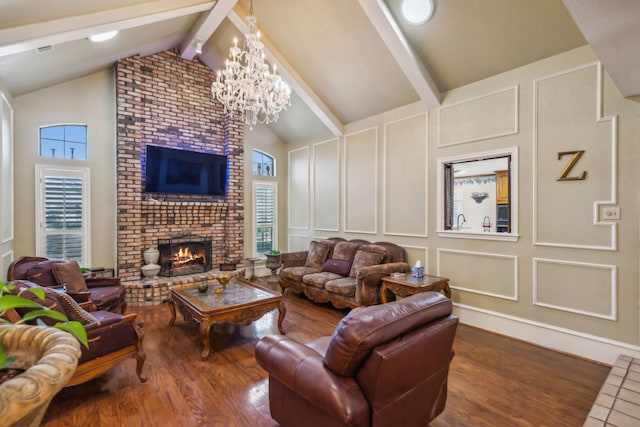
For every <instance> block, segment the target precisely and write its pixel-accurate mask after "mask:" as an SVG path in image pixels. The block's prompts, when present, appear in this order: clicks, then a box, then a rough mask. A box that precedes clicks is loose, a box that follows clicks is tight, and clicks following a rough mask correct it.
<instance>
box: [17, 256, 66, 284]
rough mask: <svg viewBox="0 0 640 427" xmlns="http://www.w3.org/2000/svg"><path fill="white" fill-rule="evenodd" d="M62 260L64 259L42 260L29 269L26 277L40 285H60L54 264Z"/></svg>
mask: <svg viewBox="0 0 640 427" xmlns="http://www.w3.org/2000/svg"><path fill="white" fill-rule="evenodd" d="M61 262H64V261H62V260H59V259H48V260H46V261H40V262H39V263H37V264H36V265H34V266H33V267H31V268H30V269H28V270H27V273H26V279H27V280H29V281H30V282H33V283H36V284H38V285H40V286H47V287H52V286H53V287H58V286H60V285H58V282H57V281H56V278H55V276H54V275H53V266H54V265H55V264H58V263H61Z"/></svg>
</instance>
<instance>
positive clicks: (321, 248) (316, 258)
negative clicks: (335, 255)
mask: <svg viewBox="0 0 640 427" xmlns="http://www.w3.org/2000/svg"><path fill="white" fill-rule="evenodd" d="M329 249H331V246H329V245H328V244H327V243H324V242H317V241H315V240H313V241H312V242H311V245H310V246H309V252H308V253H307V260H306V261H305V263H304V265H305V267H312V268H315V269H318V270H322V266H323V265H324V262H325V260H326V259H327V255H329Z"/></svg>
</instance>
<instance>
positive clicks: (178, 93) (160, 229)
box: [115, 51, 244, 284]
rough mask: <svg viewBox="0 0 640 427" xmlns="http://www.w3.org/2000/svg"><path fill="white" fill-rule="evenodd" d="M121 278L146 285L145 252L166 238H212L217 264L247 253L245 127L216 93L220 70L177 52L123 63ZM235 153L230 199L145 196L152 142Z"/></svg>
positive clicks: (119, 87)
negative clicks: (225, 108) (227, 114)
mask: <svg viewBox="0 0 640 427" xmlns="http://www.w3.org/2000/svg"><path fill="white" fill-rule="evenodd" d="M115 75H116V94H117V100H116V103H117V123H118V136H117V156H118V157H117V161H118V164H117V201H118V207H117V224H118V241H117V248H118V256H117V263H118V275H119V276H120V278H121V279H122V281H123V282H124V283H125V284H126V283H127V282H131V281H140V279H141V277H142V275H141V267H142V266H143V265H144V261H143V259H142V253H143V252H144V250H145V249H147V248H150V247H157V246H158V242H159V241H163V240H166V239H170V238H171V237H175V236H180V235H185V234H195V235H198V236H203V237H205V238H207V239H209V240H210V241H211V243H210V245H211V256H210V259H209V263H210V265H211V266H212V267H213V268H214V269H215V268H217V266H218V265H219V264H221V263H238V264H240V266H241V265H242V261H243V258H244V256H243V254H244V237H243V227H244V185H243V182H244V178H243V174H244V156H243V146H242V145H243V144H242V140H243V125H242V123H239V122H234V121H231V120H229V119H228V118H227V117H225V115H224V112H223V107H222V105H220V104H219V103H218V102H216V101H214V99H213V98H212V96H211V92H210V85H211V82H212V81H213V80H214V79H215V74H214V72H213V71H212V70H211V69H209V68H208V67H207V66H205V65H204V64H202V63H200V62H199V60H198V58H195V59H194V60H192V61H187V60H183V59H182V58H181V57H180V55H179V54H178V53H177V52H176V51H167V52H163V53H159V54H156V55H150V56H146V57H140V56H132V57H129V58H125V59H123V60H120V61H118V62H117V64H116V68H115ZM149 144H150V145H156V146H163V147H168V148H178V149H188V150H191V151H199V152H203V153H212V154H224V155H226V156H228V165H227V167H228V169H227V171H228V172H227V173H228V188H227V193H226V195H225V196H203V195H190V196H183V195H172V194H158V193H153V194H146V193H145V192H144V185H143V182H144V170H145V169H144V164H145V159H146V147H147V145H149Z"/></svg>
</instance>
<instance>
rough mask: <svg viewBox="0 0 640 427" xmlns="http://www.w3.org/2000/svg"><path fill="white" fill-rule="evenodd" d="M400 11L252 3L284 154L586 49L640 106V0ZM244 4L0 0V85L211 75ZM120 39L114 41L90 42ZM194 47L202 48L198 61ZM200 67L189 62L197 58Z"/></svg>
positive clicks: (537, 0) (375, 0) (335, 2)
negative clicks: (162, 65) (282, 100)
mask: <svg viewBox="0 0 640 427" xmlns="http://www.w3.org/2000/svg"><path fill="white" fill-rule="evenodd" d="M400 4H401V0H254V2H253V11H254V15H255V16H256V17H257V18H258V27H259V29H260V31H261V33H262V37H263V41H264V42H265V46H266V51H267V60H268V61H269V62H270V63H275V64H277V65H278V70H279V72H280V74H282V76H283V77H284V78H285V80H286V81H287V83H288V84H289V85H290V86H291V87H292V89H293V96H292V101H291V102H292V105H291V107H289V109H288V111H286V112H283V113H282V114H281V116H280V120H279V121H278V122H277V123H275V124H272V125H271V128H272V130H273V131H274V132H275V133H276V134H277V135H278V136H279V137H280V138H281V139H282V140H283V141H285V142H289V141H298V140H303V139H306V138H309V137H312V136H314V135H319V134H325V133H326V134H334V135H340V134H341V133H342V131H343V127H344V125H345V124H348V123H352V122H355V121H358V120H361V119H364V118H366V117H369V116H372V115H375V114H378V113H382V112H384V111H388V110H390V109H393V108H396V107H400V106H402V105H406V104H410V103H413V102H417V101H422V102H424V103H425V104H426V105H428V106H430V107H434V106H437V105H439V103H440V102H441V99H442V94H443V93H445V92H447V91H449V90H451V89H453V88H457V87H460V86H464V85H467V84H469V83H473V82H476V81H478V80H481V79H483V78H486V77H489V76H491V75H495V74H498V73H501V72H504V71H507V70H511V69H514V68H517V67H519V66H522V65H525V64H528V63H531V62H534V61H536V60H539V59H543V58H546V57H549V56H552V55H554V54H558V53H561V52H565V51H567V50H570V49H573V48H576V47H579V46H582V45H585V44H587V43H590V44H591V46H592V48H593V49H594V51H595V53H596V55H598V57H599V58H600V59H601V60H602V61H603V64H604V66H605V69H607V71H609V74H610V75H611V76H612V78H613V79H614V81H615V82H616V84H617V85H618V87H619V89H620V90H621V92H622V93H623V95H624V96H634V95H638V94H640V77H637V76H640V73H639V72H638V71H640V59H638V58H640V56H639V55H637V49H633V48H634V47H637V46H639V44H638V43H639V40H640V30H638V28H640V25H636V24H637V23H638V22H637V21H640V2H638V1H636V0H616V1H615V2H602V1H599V0H564V2H563V1H562V0H435V13H434V15H433V17H432V19H431V20H430V21H428V22H427V23H426V24H423V25H420V26H414V25H410V24H408V23H406V22H405V21H404V19H403V18H402V17H401V14H400ZM250 7H251V4H250V0H218V1H202V0H153V1H150V0H111V1H109V2H81V1H77V0H57V1H55V2H54V1H50V0H2V1H0V82H2V83H3V84H4V86H5V87H6V88H8V90H9V91H10V92H11V94H12V95H13V96H20V95H22V94H25V93H29V92H32V91H34V90H38V89H41V88H44V87H48V86H51V85H53V84H56V83H60V82H64V81H67V80H70V79H73V78H77V77H80V76H83V75H87V74H89V73H92V72H95V71H98V70H101V69H104V68H107V67H111V66H112V65H113V63H114V62H115V61H117V60H118V59H120V58H124V57H127V56H131V55H137V54H139V55H143V56H144V55H149V54H153V53H156V52H161V51H165V50H168V49H178V50H179V51H180V53H181V55H182V57H183V58H184V59H185V60H198V59H199V60H200V61H202V62H203V63H205V64H207V65H208V66H209V67H211V68H212V69H213V70H217V69H218V68H220V67H221V66H223V65H224V61H225V59H226V57H227V55H228V49H229V46H230V45H231V43H232V40H233V38H234V37H237V38H238V39H239V40H242V38H243V36H242V34H243V33H244V32H246V30H247V25H246V21H245V18H246V16H247V15H248V14H249V10H250ZM112 29H118V30H120V33H119V34H118V36H117V37H116V38H115V39H112V40H110V41H108V42H105V43H100V44H96V43H91V42H89V41H88V39H87V37H88V36H89V35H91V34H95V33H99V32H104V31H107V30H112ZM198 40H202V41H203V42H204V46H203V49H202V53H201V54H199V55H198V54H196V45H197V43H198ZM196 56H197V58H195V57H196Z"/></svg>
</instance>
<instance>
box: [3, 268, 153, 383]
mask: <svg viewBox="0 0 640 427" xmlns="http://www.w3.org/2000/svg"><path fill="white" fill-rule="evenodd" d="M11 284H13V285H15V288H14V289H13V290H12V292H13V293H14V294H16V295H17V294H18V293H20V296H22V297H24V298H27V299H31V300H33V301H35V302H37V303H39V304H41V305H43V306H45V307H47V308H50V309H52V310H56V311H59V312H60V313H62V314H64V315H66V316H67V318H68V319H69V320H75V321H78V322H80V323H82V325H83V326H84V329H85V331H86V332H87V338H88V341H89V348H87V347H85V346H83V345H81V346H80V350H81V352H82V354H81V355H80V359H79V360H78V367H77V368H76V371H75V373H74V374H73V376H72V377H71V379H70V380H69V382H68V383H67V384H66V386H67V387H68V386H73V385H77V384H81V383H84V382H86V381H89V380H91V379H93V378H96V377H98V376H100V375H102V374H104V373H105V372H106V371H108V370H109V369H111V368H112V367H114V366H115V365H117V364H119V363H120V362H122V361H124V360H126V359H128V358H129V357H134V358H135V359H136V374H137V375H138V378H139V379H140V382H143V383H144V382H146V381H147V379H146V377H145V376H144V375H143V374H142V367H143V365H144V362H145V360H146V358H147V356H146V353H145V352H144V349H143V348H142V341H143V339H144V330H143V328H142V325H141V324H139V323H138V322H137V320H136V316H137V315H136V314H127V315H123V314H119V313H113V312H111V311H103V310H98V311H92V312H88V311H86V310H84V309H83V308H82V307H81V306H80V305H79V304H78V303H77V302H76V301H75V300H74V299H73V298H71V297H70V296H69V295H68V294H67V293H65V292H63V291H56V290H54V289H52V288H50V287H49V288H48V287H42V286H39V285H37V284H35V283H32V282H29V281H27V280H16V281H13V282H11ZM30 288H42V289H43V291H44V295H45V300H44V301H42V300H40V299H39V298H38V297H37V296H36V295H35V294H33V293H31V292H28V291H25V290H26V289H30ZM30 310H32V309H30V308H19V309H16V310H15V314H13V315H11V314H10V315H8V316H7V318H8V319H9V320H10V321H12V322H14V323H15V322H16V321H17V320H19V318H22V317H23V316H24V315H25V314H26V313H28V312H29V311H30ZM11 316H13V318H12V317H11ZM15 316H18V317H15ZM41 320H42V321H44V323H45V324H47V325H49V326H51V325H53V324H55V322H56V321H55V320H53V319H49V318H47V317H42V318H41ZM27 323H34V322H27Z"/></svg>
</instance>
